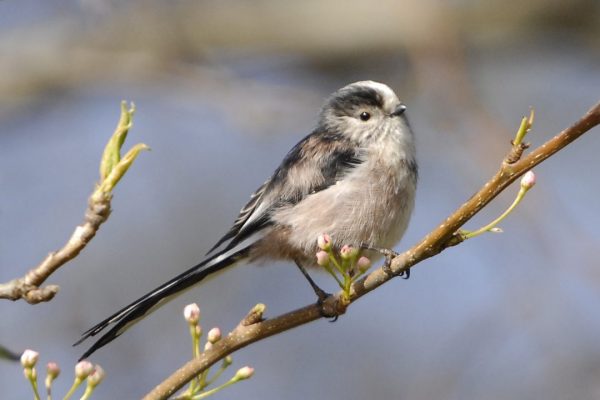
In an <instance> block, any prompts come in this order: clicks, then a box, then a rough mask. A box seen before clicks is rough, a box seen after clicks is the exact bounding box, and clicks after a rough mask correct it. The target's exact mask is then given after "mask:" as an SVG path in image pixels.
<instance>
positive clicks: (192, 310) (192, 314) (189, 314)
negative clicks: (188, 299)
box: [183, 303, 200, 325]
mask: <svg viewBox="0 0 600 400" xmlns="http://www.w3.org/2000/svg"><path fill="white" fill-rule="evenodd" d="M183 317H184V318H185V320H186V321H187V322H188V323H189V324H190V325H196V324H197V323H198V322H199V321H200V307H198V304H196V303H192V304H188V305H187V306H185V308H184V309H183Z"/></svg>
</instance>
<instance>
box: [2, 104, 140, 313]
mask: <svg viewBox="0 0 600 400" xmlns="http://www.w3.org/2000/svg"><path fill="white" fill-rule="evenodd" d="M134 111H135V108H134V107H133V104H132V105H131V106H129V107H128V106H127V103H126V102H121V117H120V118H119V123H118V124H117V128H116V129H115V133H114V134H113V135H112V137H111V139H110V140H109V141H108V144H107V146H106V148H105V149H104V153H103V155H102V161H101V163H100V182H99V183H98V185H96V188H95V189H94V192H93V193H92V195H91V196H90V198H89V200H88V207H87V210H86V212H85V218H84V221H83V223H82V224H81V225H79V226H77V227H76V228H75V231H73V234H72V235H71V237H70V238H69V240H68V241H67V243H66V244H65V245H64V246H63V247H62V248H61V249H60V250H58V251H55V252H52V253H50V254H48V256H46V258H45V259H44V260H43V261H42V262H41V263H40V264H39V265H38V266H37V267H35V268H33V269H32V270H30V271H29V272H27V273H26V274H25V276H24V277H22V278H17V279H13V280H11V281H9V282H6V283H2V284H0V299H7V300H13V301H16V300H19V299H24V300H25V301H27V302H28V303H29V304H37V303H40V302H43V301H50V300H52V298H53V297H54V295H56V293H57V292H58V290H59V288H58V286H57V285H47V286H45V287H41V285H42V284H43V283H44V282H45V281H46V279H48V277H49V276H50V275H52V274H53V273H54V271H56V270H57V269H59V268H60V267H61V266H63V265H64V264H66V263H67V262H68V261H70V260H72V259H73V258H75V257H77V255H78V254H79V253H80V252H81V250H83V249H84V248H85V246H86V245H87V244H88V242H89V241H90V240H92V238H93V237H94V236H95V235H96V232H98V229H99V228H100V225H102V224H103V223H104V222H105V221H106V220H107V219H108V216H109V215H110V200H111V199H112V190H113V188H114V187H115V185H116V184H117V183H118V182H119V180H120V179H121V178H122V177H123V175H124V174H125V172H127V170H128V169H129V167H130V166H131V164H132V163H133V161H134V160H135V158H136V157H137V155H138V154H139V153H140V151H142V150H146V149H148V147H147V146H146V145H145V144H142V143H139V144H137V145H135V146H133V148H132V149H131V150H129V151H128V152H127V154H125V155H124V156H123V157H121V147H122V146H123V143H124V141H125V138H126V137H127V134H128V132H129V129H130V128H131V125H132V117H133V112H134Z"/></svg>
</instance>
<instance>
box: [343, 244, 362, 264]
mask: <svg viewBox="0 0 600 400" xmlns="http://www.w3.org/2000/svg"><path fill="white" fill-rule="evenodd" d="M357 255H358V249H355V248H354V247H352V246H348V245H347V244H345V245H344V246H343V247H342V248H341V249H340V256H341V257H342V260H350V259H351V258H353V257H356V256H357Z"/></svg>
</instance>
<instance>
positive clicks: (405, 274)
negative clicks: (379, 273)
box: [360, 243, 410, 279]
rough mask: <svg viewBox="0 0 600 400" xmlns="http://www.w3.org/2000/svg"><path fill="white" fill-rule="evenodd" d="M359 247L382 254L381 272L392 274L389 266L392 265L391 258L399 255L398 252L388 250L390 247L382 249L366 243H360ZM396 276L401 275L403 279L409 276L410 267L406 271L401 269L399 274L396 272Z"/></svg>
mask: <svg viewBox="0 0 600 400" xmlns="http://www.w3.org/2000/svg"><path fill="white" fill-rule="evenodd" d="M360 247H361V248H363V249H365V250H373V251H376V252H378V253H379V254H381V255H383V256H384V257H385V263H384V264H383V272H385V273H386V275H388V276H394V275H395V274H394V272H393V271H392V269H391V268H390V267H391V265H392V259H393V258H394V257H397V256H399V255H400V253H396V252H395V251H394V250H390V249H383V248H381V247H374V246H371V245H368V244H364V243H363V244H362V245H361V246H360ZM398 276H401V277H402V278H404V279H408V278H410V269H407V270H406V271H402V272H401V273H400V274H398Z"/></svg>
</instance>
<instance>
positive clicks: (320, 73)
mask: <svg viewBox="0 0 600 400" xmlns="http://www.w3.org/2000/svg"><path fill="white" fill-rule="evenodd" d="M484 3H485V4H484ZM599 10H600V8H599V6H598V3H597V2H594V1H584V0H581V1H570V2H566V1H565V2H561V1H556V2H544V1H541V0H539V1H531V2H527V4H525V3H523V2H516V1H512V0H511V1H502V2H501V1H492V2H482V3H480V2H474V1H460V2H451V3H446V2H441V1H436V0H428V1H421V2H418V1H415V0H413V1H407V2H401V3H400V2H393V1H383V2H379V3H377V4H374V5H368V4H366V3H358V2H357V3H353V2H350V3H348V2H342V1H337V0H327V1H319V2H317V1H308V2H299V3H292V2H279V1H274V0H271V1H268V0H262V1H257V2H252V3H246V2H243V1H228V2H216V1H198V2H189V1H157V0H154V1H144V2H142V1H139V0H138V1H130V2H128V3H127V4H126V5H123V4H120V2H116V1H110V0H80V1H75V0H71V1H67V0H64V1H56V2H52V4H51V3H47V2H39V1H33V0H20V1H3V2H0V29H1V32H2V34H1V35H0V281H2V282H4V281H8V280H10V279H12V278H15V277H18V276H21V275H23V274H24V273H25V271H26V270H27V269H28V268H30V267H32V266H34V265H36V264H37V263H39V262H40V261H41V260H42V259H43V257H44V256H45V255H46V254H47V253H48V252H49V251H52V250H54V249H57V248H59V247H60V246H62V244H63V243H64V242H65V241H66V239H67V238H68V237H69V235H70V234H71V232H72V230H73V229H74V227H75V226H76V225H77V224H78V223H79V222H80V221H81V220H82V217H83V212H84V210H85V206H86V201H87V197H88V196H89V194H90V193H91V191H92V189H93V185H94V182H95V181H96V180H97V179H98V178H97V175H98V172H97V171H98V163H99V158H100V154H101V151H102V148H103V146H104V144H105V142H106V140H107V139H108V137H109V136H110V134H111V133H112V131H113V129H114V126H115V124H116V121H117V118H118V112H119V102H120V100H121V99H128V100H132V101H134V102H135V103H136V105H137V112H136V115H135V120H134V128H133V130H132V132H131V134H130V137H129V139H128V144H129V145H131V144H133V143H137V142H144V143H147V144H148V145H149V146H150V147H151V148H152V151H151V152H149V153H143V154H142V155H141V156H140V157H139V159H138V160H137V161H136V163H135V165H134V166H133V167H132V169H131V170H130V172H128V174H127V176H125V178H124V179H123V181H122V182H121V183H120V184H119V186H118V187H117V189H116V191H115V195H114V200H113V213H112V215H111V217H110V219H109V220H108V222H107V223H106V224H105V225H103V226H102V228H101V230H100V232H99V234H98V235H97V237H96V238H95V239H94V240H93V241H92V242H91V243H90V245H89V246H88V247H87V248H86V249H85V251H83V252H82V253H81V254H80V255H79V256H78V257H77V258H76V259H75V260H73V261H72V262H71V263H69V264H68V265H66V266H65V267H63V268H62V269H60V270H59V271H58V272H57V273H56V274H55V275H54V276H52V277H51V279H50V280H49V283H54V284H58V285H59V286H60V287H61V291H60V292H59V294H58V295H57V296H56V298H55V299H54V300H53V301H51V302H49V303H46V304H40V305H35V306H31V305H28V304H26V303H24V302H22V301H20V302H16V303H11V302H8V301H3V302H0V315H1V316H2V324H1V325H0V343H1V344H2V345H4V346H7V347H8V348H11V349H13V350H14V351H16V352H20V351H22V350H23V349H25V348H33V349H36V350H38V351H40V352H41V359H42V362H43V363H44V364H45V363H46V362H47V361H50V360H54V361H57V362H58V363H59V364H60V365H61V367H62V369H63V376H61V378H60V379H59V380H58V382H57V385H56V389H55V390H56V393H58V394H60V393H64V392H65V391H66V389H67V388H68V386H69V385H70V383H71V378H72V373H71V369H72V366H73V365H74V363H75V360H76V359H77V358H78V357H79V356H80V355H81V353H82V351H83V348H82V347H77V348H73V347H71V344H72V343H73V342H74V341H76V340H77V338H78V336H79V334H80V333H81V332H82V331H84V330H85V329H87V328H89V327H90V326H91V325H93V324H94V323H96V322H98V321H99V320H100V319H103V318H104V317H106V316H107V315H109V314H110V313H112V312H114V311H116V310H117V309H118V308H120V307H122V306H123V305H125V304H126V303H128V302H130V301H131V300H133V299H135V298H137V297H139V296H140V295H142V294H143V293H145V292H146V291H148V290H149V289H152V288H154V287H155V286H157V285H158V284H160V283H162V282H164V281H166V280H167V279H169V278H171V277H172V276H174V275H175V274H177V273H179V272H180V271H182V270H184V269H186V268H187V267H189V266H191V265H193V264H195V263H197V262H198V261H199V260H200V259H201V257H202V256H203V254H204V253H205V252H206V251H207V250H208V249H209V248H210V247H211V246H212V244H213V243H214V242H215V240H216V239H217V238H219V237H220V235H221V234H223V233H224V232H225V231H226V230H227V229H228V227H229V226H230V224H231V222H232V221H233V219H234V217H235V216H236V215H237V212H238V210H239V209H240V207H241V206H242V205H243V204H244V203H245V201H246V200H247V198H248V195H249V193H251V192H252V191H253V190H254V189H255V188H256V187H257V186H258V185H260V183H262V182H263V181H264V179H265V178H266V177H267V176H268V175H269V174H270V173H271V171H272V170H273V169H274V168H275V167H276V166H277V164H278V163H279V161H280V160H281V158H282V157H283V155H284V154H285V152H287V150H288V149H289V148H290V147H291V146H292V145H293V144H295V143H296V142H297V141H298V140H299V139H300V138H302V137H303V136H304V135H306V134H307V133H308V132H309V131H310V130H311V129H312V127H313V126H314V124H315V122H316V115H317V112H318V110H319V107H320V104H321V103H322V101H323V99H324V98H325V97H326V96H327V95H328V94H329V93H330V92H332V91H333V90H335V89H337V88H339V87H341V86H343V85H345V84H347V83H349V82H352V81H355V80H362V79H373V80H378V81H382V82H385V83H387V84H389V85H390V86H391V87H393V88H394V90H395V91H396V92H397V93H398V94H399V96H400V97H401V98H402V99H403V101H404V102H405V103H406V104H407V105H408V115H409V118H410V120H411V123H412V125H413V128H414V130H415V132H416V135H417V142H418V157H419V163H420V182H419V188H418V194H417V206H416V210H415V214H414V217H413V220H412V223H411V226H410V228H409V230H408V232H407V234H406V236H405V237H404V239H403V241H402V243H401V244H400V245H399V246H398V247H397V249H398V250H400V249H405V248H407V247H408V246H410V245H412V244H414V243H416V242H417V241H418V240H419V239H420V238H421V237H422V236H423V235H425V234H426V233H427V232H428V231H429V230H431V229H432V228H433V227H435V226H436V225H437V224H438V223H440V222H441V221H442V220H443V219H444V218H445V217H446V216H447V215H448V214H449V213H451V212H452V211H453V210H455V209H456V208H457V207H458V206H459V205H460V204H462V202H463V201H464V200H466V199H467V198H468V197H469V196H471V195H472V194H473V193H474V191H475V190H477V188H478V187H480V186H481V185H482V184H483V183H484V182H485V181H486V180H487V179H488V178H489V177H490V176H491V175H492V174H493V173H494V172H495V171H496V169H497V167H498V165H499V162H500V160H501V159H502V157H503V156H504V155H505V154H506V152H507V151H508V149H509V140H510V138H511V137H512V135H513V134H514V131H515V130H516V128H517V126H518V123H519V121H520V118H521V117H522V115H524V114H526V113H528V111H529V107H530V106H533V107H535V110H536V118H537V119H536V123H535V127H534V129H533V131H532V132H531V134H530V136H529V140H530V141H531V142H532V143H533V145H539V144H541V143H543V142H544V141H546V140H547V139H549V138H550V137H551V136H552V135H554V134H556V133H558V132H559V131H560V130H561V129H563V128H565V127H566V126H568V125H569V124H570V123H571V122H573V121H574V120H575V119H577V118H579V117H580V116H581V115H582V114H583V113H584V112H585V111H586V110H587V109H588V108H589V107H591V106H592V105H593V104H594V103H595V102H597V101H598V100H599V98H600V96H599V94H600V92H599V90H598V88H600V42H599V40H598V38H599V37H600V30H599V28H598V27H599V26H600V24H598V23H597V22H598V21H600V12H599ZM599 132H600V131H599V130H598V128H596V130H595V131H592V132H590V133H589V134H587V135H585V136H584V137H582V138H581V139H580V140H578V141H577V142H575V143H574V144H573V145H571V146H569V147H568V148H567V149H565V150H564V151H563V152H561V153H559V154H558V155H556V156H555V157H553V158H551V159H550V160H548V161H547V162H545V163H544V164H543V165H541V166H539V167H538V168H536V170H535V171H536V174H537V177H538V185H537V186H536V187H535V189H534V190H532V191H531V192H530V193H529V194H528V195H527V197H526V199H525V201H524V202H523V203H522V204H521V205H520V206H519V207H518V209H517V210H516V211H515V212H514V213H513V214H512V215H511V216H510V217H509V218H508V219H507V220H506V221H505V222H503V223H502V224H501V226H502V228H503V230H504V233H503V234H496V235H494V234H488V235H483V236H481V237H478V238H476V239H474V240H472V241H469V242H466V243H464V244H462V245H461V246H458V247H454V248H451V249H448V250H447V251H445V252H444V253H443V254H441V255H439V256H438V257H435V258H433V259H430V260H427V261H425V262H423V263H421V264H419V265H418V266H417V267H415V268H414V269H413V271H412V277H411V279H410V280H409V281H404V280H400V279H398V280H394V281H392V282H390V283H388V284H386V285H384V286H383V287H381V288H380V289H379V290H377V291H375V292H373V293H371V294H370V295H368V296H366V297H364V298H363V299H361V300H360V301H359V302H357V303H356V304H355V305H353V306H352V307H351V308H350V309H349V312H348V313H347V314H346V315H344V316H343V317H342V318H340V319H339V321H338V322H336V323H335V324H330V323H327V322H326V321H324V320H323V321H317V322H315V323H312V324H309V325H307V326H303V327H300V328H297V329H295V330H293V331H290V332H286V333H285V334H282V335H278V336H276V337H273V338H270V339H268V340H266V341H263V342H260V343H257V344H255V345H253V346H251V347H248V348H246V349H243V350H241V351H239V352H237V353H236V354H235V355H234V360H235V364H234V367H233V368H234V370H235V368H237V367H241V366H243V365H246V364H249V365H252V366H253V367H254V368H256V374H255V377H254V378H252V379H251V380H250V381H248V382H244V383H241V384H238V385H235V386H234V387H233V388H230V389H228V390H226V391H224V392H222V393H221V394H219V395H216V396H215V397H214V398H215V399H225V398H242V397H243V398H248V399H255V398H261V399H289V400H294V399H306V398H315V399H324V398H329V399H361V398H376V399H392V398H393V399H446V400H451V399H481V398H485V399H512V398H518V399H540V398H544V399H568V398H573V399H592V398H598V396H600V379H599V378H600V341H598V337H599V335H600V311H599V310H600V307H598V304H599V301H600V265H599V263H598V256H597V251H598V247H599V245H600V212H599V211H598V198H599V197H600V186H599V185H598V182H599V181H598V177H597V175H598V172H599V171H600V170H599V162H598V158H597V155H598V153H599V151H600V137H599ZM517 190H518V188H517V186H515V187H513V188H510V189H508V190H507V191H506V193H504V194H503V195H501V196H499V197H498V199H497V200H495V201H494V202H493V203H492V204H491V205H490V206H489V207H488V208H486V210H484V211H483V212H482V213H481V215H479V216H477V217H476V218H475V219H474V220H473V221H471V222H470V223H469V224H468V226H467V227H466V228H467V229H468V228H471V229H474V228H477V227H478V226H480V225H483V224H485V223H487V222H488V221H489V220H491V219H493V218H495V216H497V215H498V214H499V213H501V212H502V211H503V210H504V209H505V208H506V207H507V206H508V204H510V202H511V201H512V199H513V197H514V195H515V194H516V192H517ZM317 278H318V280H319V282H320V283H321V284H322V286H324V287H326V288H329V289H330V290H333V289H334V285H333V284H332V282H331V279H328V277H327V276H325V275H320V276H318V277H317ZM311 301H313V294H312V292H311V290H310V288H309V286H308V285H306V283H305V282H304V281H303V278H301V276H300V275H299V274H298V271H297V270H296V268H295V267H293V266H292V265H290V264H285V263H277V264H272V265H266V266H261V267H257V266H252V265H247V266H240V267H237V268H235V269H232V270H229V271H226V272H224V273H223V274H221V275H220V276H218V277H216V278H215V279H212V280H210V281H208V282H207V283H206V284H204V285H201V286H200V287H198V288H196V289H194V290H191V291H189V292H187V293H185V294H184V295H183V296H181V297H180V298H178V299H176V300H175V301H173V302H171V303H169V304H168V305H166V306H165V307H163V308H162V309H161V310H159V311H158V312H156V313H155V314H153V315H152V316H151V317H150V318H148V319H147V320H146V321H144V323H143V324H140V325H138V326H136V327H135V328H134V329H132V330H131V331H129V332H127V334H126V335H124V336H122V337H121V338H119V339H118V340H116V341H115V342H113V343H111V345H110V346H108V347H106V348H104V349H102V350H101V351H99V352H98V353H96V354H94V355H93V357H92V361H93V362H95V363H98V364H100V365H102V366H103V368H104V369H105V370H106V371H107V378H106V381H105V382H104V383H103V384H102V385H101V386H100V387H99V389H98V390H97V393H96V396H95V398H96V399H135V398H139V397H141V396H142V395H143V394H144V393H146V392H147V391H148V390H150V389H151V388H152V387H153V386H154V385H156V384H157V383H159V382H160V381H161V380H162V379H164V378H165V377H166V376H167V375H169V374H170V372H171V371H173V370H175V369H176V368H177V367H178V366H180V365H181V364H182V363H183V362H185V361H186V360H187V359H188V358H189V357H190V356H191V352H190V340H189V338H188V335H187V327H186V324H185V322H184V321H183V318H182V316H181V310H182V308H183V306H184V305H185V304H188V303H190V302H197V303H199V304H200V307H201V309H202V325H203V327H205V330H208V329H209V328H210V327H212V326H215V325H218V326H220V327H221V329H222V330H224V331H227V330H230V329H232V328H233V327H234V326H235V325H236V324H237V323H238V321H239V320H240V319H241V318H242V317H243V316H244V315H245V313H246V312H247V311H248V310H249V309H250V308H251V307H252V306H253V305H254V304H256V303H258V302H262V303H265V304H266V305H267V315H268V316H274V315H277V314H280V313H282V312H285V311H288V310H291V309H293V308H296V307H299V306H301V305H305V304H307V303H309V302H311ZM232 373H233V371H232ZM42 375H43V374H42ZM0 388H1V389H0V391H1V393H0V397H2V398H6V399H17V398H19V399H21V398H27V397H31V392H30V389H29V388H28V385H27V383H26V382H25V380H24V379H23V377H22V372H21V368H20V366H19V365H18V364H13V363H9V362H7V361H0Z"/></svg>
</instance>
